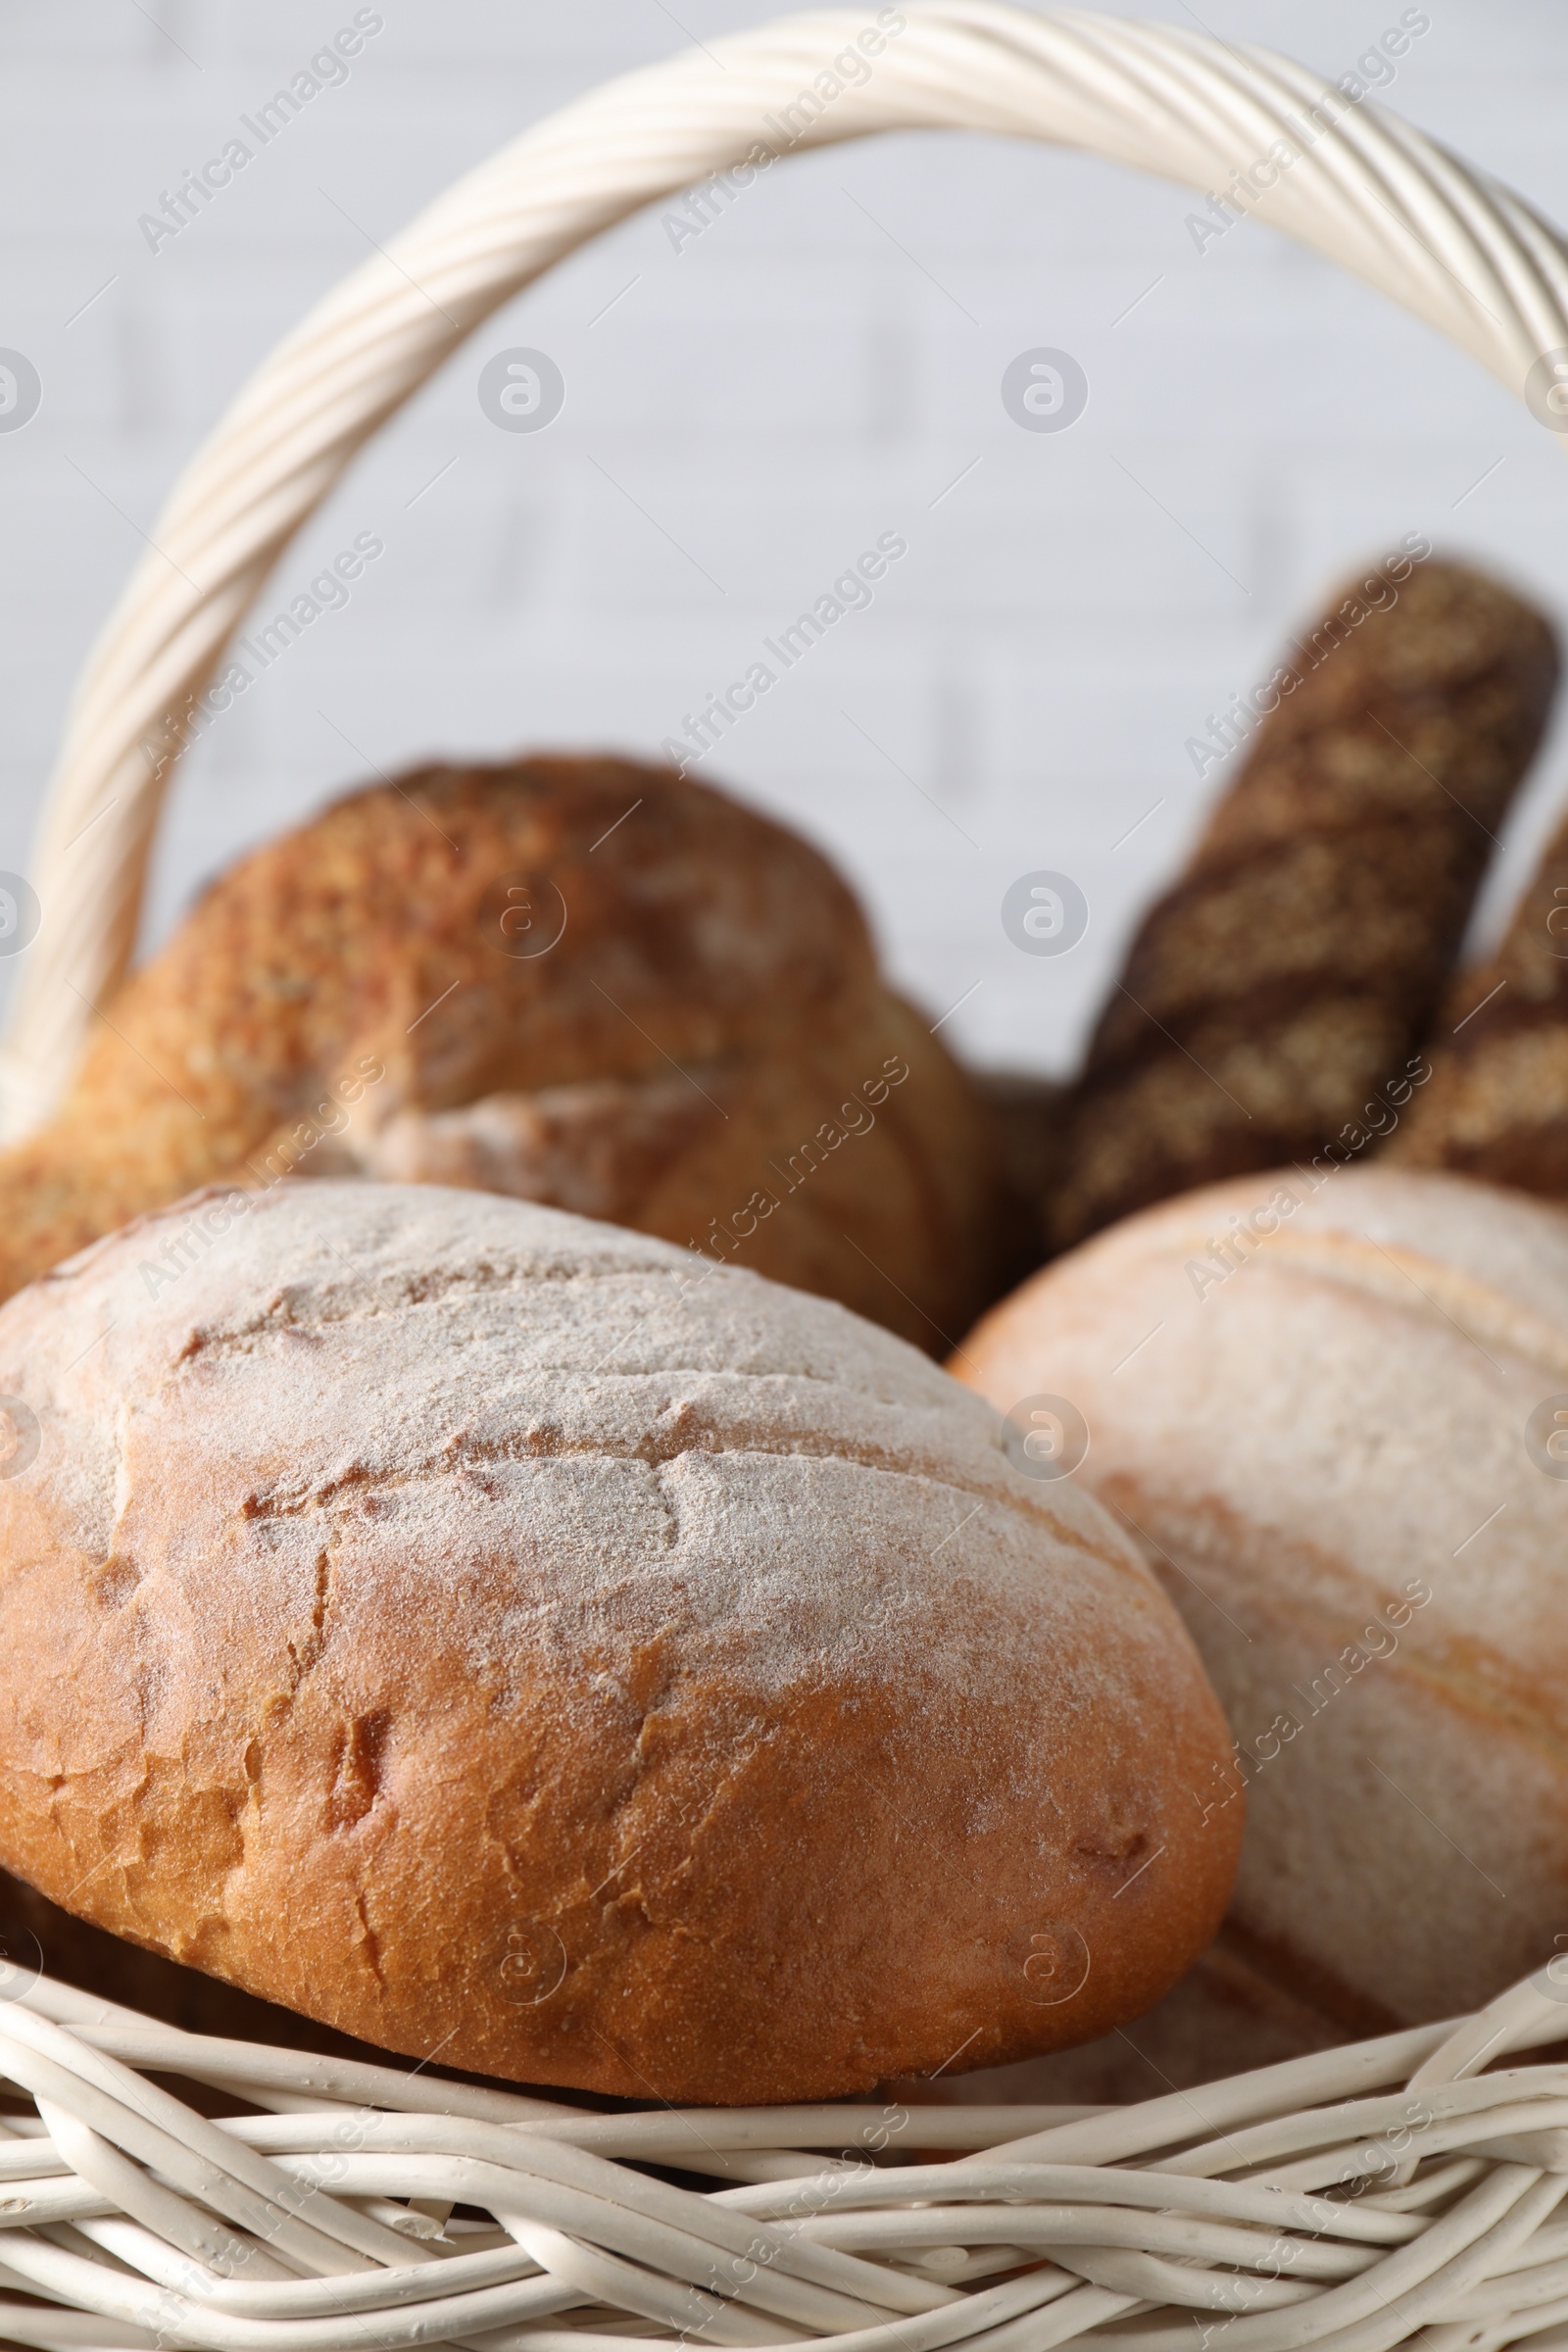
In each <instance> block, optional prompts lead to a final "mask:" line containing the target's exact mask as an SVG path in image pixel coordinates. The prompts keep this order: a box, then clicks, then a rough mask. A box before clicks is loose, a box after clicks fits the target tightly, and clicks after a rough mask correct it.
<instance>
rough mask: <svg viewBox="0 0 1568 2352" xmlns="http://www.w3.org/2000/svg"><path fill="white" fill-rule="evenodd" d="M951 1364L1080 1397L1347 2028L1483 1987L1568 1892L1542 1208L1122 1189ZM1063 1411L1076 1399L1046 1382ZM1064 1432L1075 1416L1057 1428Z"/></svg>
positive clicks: (1256, 1917) (1563, 1249) (1555, 1402)
mask: <svg viewBox="0 0 1568 2352" xmlns="http://www.w3.org/2000/svg"><path fill="white" fill-rule="evenodd" d="M955 1368H956V1371H957V1372H958V1374H959V1376H960V1378H962V1379H964V1380H966V1381H968V1382H970V1383H972V1384H973V1385H974V1386H976V1387H977V1388H979V1389H980V1390H981V1391H982V1392H983V1393H984V1394H985V1395H986V1396H987V1397H990V1398H991V1400H992V1402H993V1403H994V1404H996V1405H997V1406H998V1407H999V1408H1000V1409H1002V1410H1003V1411H1004V1412H1008V1411H1010V1410H1011V1409H1012V1408H1013V1407H1014V1406H1015V1405H1016V1404H1017V1403H1018V1402H1019V1400H1020V1399H1023V1398H1031V1399H1034V1398H1038V1397H1040V1396H1042V1395H1051V1396H1054V1397H1058V1398H1060V1399H1065V1400H1069V1401H1070V1404H1071V1406H1072V1407H1073V1408H1074V1409H1075V1411H1076V1412H1077V1414H1078V1415H1080V1416H1081V1419H1082V1424H1083V1434H1086V1435H1087V1446H1088V1451H1087V1455H1086V1456H1085V1458H1084V1460H1083V1465H1082V1469H1081V1470H1080V1472H1079V1476H1080V1478H1081V1480H1083V1481H1086V1482H1087V1483H1088V1484H1089V1485H1090V1486H1091V1488H1092V1489H1093V1491H1094V1492H1095V1493H1097V1494H1098V1495H1100V1496H1101V1497H1102V1499H1103V1501H1105V1502H1106V1503H1108V1504H1109V1505H1110V1507H1111V1508H1112V1510H1113V1511H1114V1512H1115V1513H1116V1514H1117V1516H1118V1517H1119V1518H1120V1520H1121V1522H1122V1525H1123V1526H1124V1528H1125V1529H1126V1530H1127V1532H1128V1533H1129V1534H1130V1535H1132V1536H1133V1537H1134V1539H1135V1540H1136V1541H1138V1542H1139V1543H1140V1544H1142V1545H1143V1546H1144V1548H1145V1551H1146V1553H1147V1556H1148V1557H1149V1559H1150V1560H1151V1562H1152V1565H1153V1567H1154V1568H1155V1570H1156V1571H1157V1572H1158V1573H1159V1575H1160V1576H1161V1577H1162V1578H1163V1580H1164V1582H1165V1584H1166V1586H1167V1589H1168V1590H1169V1592H1170V1593H1171V1594H1172V1596H1173V1598H1174V1599H1175V1600H1176V1602H1177V1605H1178V1607H1179V1608H1180V1609H1181V1611H1182V1614H1183V1616H1184V1617H1185V1618H1186V1620H1187V1623H1188V1626H1189V1628H1190V1630H1191V1632H1192V1634H1193V1636H1194V1639H1195V1640H1196V1641H1197V1642H1198V1645H1199V1647H1200V1649H1201V1651H1202V1654H1203V1657H1204V1660H1205V1662H1206V1664H1207V1666H1208V1669H1209V1672H1210V1675H1211V1676H1212V1678H1213V1681H1214V1685H1215V1688H1216V1689H1217V1690H1218V1691H1219V1693H1220V1697H1221V1699H1222V1701H1223V1702H1224V1704H1225V1707H1226V1710H1227V1713H1228V1714H1229V1716H1230V1721H1231V1728H1232V1730H1233V1732H1234V1734H1235V1736H1236V1740H1237V1742H1238V1747H1237V1755H1236V1761H1235V1766H1234V1768H1233V1771H1232V1772H1231V1773H1230V1774H1225V1773H1221V1774H1218V1775H1216V1776H1215V1777H1214V1779H1213V1780H1212V1781H1211V1782H1210V1783H1209V1784H1208V1786H1207V1787H1206V1788H1200V1789H1198V1793H1197V1795H1196V1796H1195V1797H1194V1798H1193V1799H1192V1800H1191V1801H1193V1802H1194V1803H1197V1802H1199V1801H1200V1799H1201V1806H1202V1810H1203V1811H1204V1812H1205V1813H1208V1814H1210V1816H1211V1817H1213V1816H1215V1815H1217V1814H1223V1813H1224V1812H1226V1811H1229V1810H1231V1809H1233V1808H1234V1807H1235V1806H1238V1805H1239V1804H1240V1802H1241V1801H1242V1800H1241V1789H1242V1788H1243V1786H1244V1785H1245V1787H1246V1792H1247V1805H1248V1831H1247V1838H1246V1842H1245V1845H1244V1848H1243V1859H1242V1866H1241V1872H1240V1876H1239V1878H1238V1881H1237V1888H1236V1895H1235V1899H1234V1902H1233V1906H1232V1913H1231V1917H1232V1921H1233V1924H1234V1927H1235V1929H1236V1931H1237V1932H1238V1933H1239V1935H1240V1936H1241V1938H1242V1941H1243V1943H1244V1945H1245V1947H1246V1948H1247V1949H1248V1950H1250V1952H1251V1953H1252V1954H1253V1955H1254V1956H1256V1957H1257V1958H1258V1959H1259V1960H1260V1961H1261V1962H1262V1963H1263V1965H1264V1966H1265V1967H1266V1968H1267V1969H1268V1970H1269V1972H1270V1973H1271V1974H1272V1975H1273V1976H1274V1977H1275V1979H1276V1981H1278V1982H1280V1983H1281V1984H1283V1985H1285V1986H1287V1987H1288V1988H1290V1989H1292V1990H1294V1991H1295V1992H1296V1993H1298V1994H1299V1995H1300V1996H1301V1997H1302V1998H1304V1999H1307V2000H1309V2001H1313V2002H1316V2003H1317V2004H1319V2005H1320V2006H1322V2007H1325V2008H1327V2009H1328V2010H1329V2011H1330V2012H1331V2013H1332V2014H1333V2015H1334V2016H1336V2017H1337V2018H1338V2020H1339V2021H1340V2022H1341V2024H1342V2025H1344V2026H1345V2027H1346V2028H1347V2029H1348V2030H1351V2031H1360V2030H1365V2031H1369V2032H1370V2031H1374V2030H1380V2029H1381V2028H1383V2027H1385V2026H1389V2025H1394V2024H1402V2023H1410V2022H1415V2021H1418V2020H1422V2019H1427V2018H1433V2017H1443V2016H1446V2015H1449V2014H1451V2013H1453V2012H1455V2011H1460V2010H1465V2009H1472V2008H1475V2007H1478V2006H1479V2005H1480V2004H1481V2003H1482V2002H1483V2001H1486V2000H1488V1999H1490V1998H1491V1997H1492V1995H1493V1994H1495V1993H1496V1992H1498V1991H1500V1990H1501V1989H1502V1987H1503V1986H1504V1985H1508V1984H1510V1983H1512V1982H1513V1980H1514V1979H1515V1978H1518V1977H1521V1976H1523V1975H1525V1974H1526V1973H1527V1972H1528V1971H1529V1970H1531V1969H1532V1968H1534V1967H1536V1966H1538V1965H1539V1964H1540V1962H1541V1960H1542V1958H1543V1956H1544V1955H1546V1956H1549V1954H1550V1953H1551V1950H1552V1948H1553V1937H1554V1936H1560V1932H1561V1931H1562V1930H1563V1929H1564V1928H1565V1926H1568V1607H1565V1605H1564V1603H1565V1595H1568V1217H1565V1216H1564V1215H1563V1214H1562V1213H1561V1212H1560V1211H1558V1210H1556V1209H1551V1208H1547V1207H1545V1206H1543V1205H1541V1204H1538V1203H1536V1202H1534V1201H1526V1200H1524V1199H1521V1198H1519V1197H1518V1196H1515V1195H1511V1194H1508V1193H1504V1192H1499V1191H1496V1190H1495V1189H1494V1188H1492V1187H1491V1186H1488V1185H1482V1184H1477V1183H1472V1182H1469V1181H1466V1180H1464V1179H1460V1178H1454V1177H1446V1176H1435V1175H1433V1176H1428V1175H1416V1174H1405V1173H1403V1172H1394V1171H1383V1170H1380V1169H1376V1168H1369V1169H1364V1170H1358V1169H1350V1168H1340V1169H1337V1170H1336V1169H1333V1168H1328V1169H1327V1170H1325V1167H1324V1165H1323V1164H1322V1163H1316V1164H1315V1165H1314V1167H1313V1168H1312V1169H1310V1170H1302V1169H1299V1168H1287V1169H1284V1170H1281V1171H1277V1172H1276V1173H1274V1174H1272V1175H1267V1176H1254V1177H1249V1178H1246V1179H1244V1180H1242V1181H1239V1182H1235V1183H1231V1184H1226V1185H1216V1186H1213V1187H1211V1188H1209V1189H1207V1190H1204V1191H1201V1192H1196V1193H1191V1194H1188V1195H1186V1196H1185V1197H1184V1198H1182V1199H1180V1200H1178V1201H1171V1202H1169V1203H1167V1204H1165V1205H1163V1206H1161V1207H1159V1208H1157V1209H1152V1210H1150V1211H1148V1212H1146V1213H1145V1214H1143V1215H1141V1216H1138V1217H1133V1218H1129V1219H1128V1220H1127V1222H1126V1223H1125V1224H1122V1225H1119V1226H1115V1227H1113V1228H1111V1230H1110V1231H1109V1232H1107V1233H1106V1234H1104V1235H1103V1236H1102V1237H1101V1238H1100V1239H1099V1240H1098V1241H1095V1242H1093V1243H1091V1244H1089V1245H1088V1246H1087V1247H1086V1248H1084V1249H1082V1250H1077V1251H1075V1252H1074V1253H1073V1254H1072V1255H1071V1256H1069V1257H1065V1258H1063V1259H1061V1260H1059V1261H1058V1262H1057V1263H1056V1264H1055V1265H1054V1266H1052V1267H1050V1268H1049V1269H1048V1270H1047V1271H1046V1272H1044V1273H1042V1274H1041V1275H1039V1276H1037V1277H1036V1278H1035V1279H1034V1280H1033V1281H1032V1282H1030V1283H1029V1284H1027V1285H1026V1286H1025V1288H1024V1289H1022V1290H1021V1291H1019V1292H1017V1293H1016V1294H1015V1295H1014V1296H1013V1297H1012V1298H1011V1299H1008V1300H1006V1301H1005V1304H1003V1305H1002V1306H1000V1307H998V1308H997V1309H996V1310H995V1311H994V1312H993V1313H992V1314H991V1315H990V1316H988V1317H987V1319H986V1320H985V1321H984V1322H983V1323H982V1324H981V1325H980V1327H979V1330H978V1331H977V1332H976V1333H974V1334H973V1335H972V1336H971V1338H970V1339H969V1340H968V1341H967V1342H966V1343H965V1347H964V1350H963V1353H962V1355H961V1356H960V1357H959V1358H958V1359H956V1366H955ZM1054 1409H1055V1411H1056V1414H1057V1419H1058V1422H1066V1423H1067V1424H1068V1425H1070V1426H1071V1427H1072V1428H1073V1430H1074V1431H1075V1433H1077V1432H1078V1424H1077V1423H1076V1422H1072V1421H1071V1418H1070V1415H1068V1414H1067V1413H1066V1412H1065V1411H1064V1408H1063V1407H1062V1406H1061V1405H1058V1406H1057V1407H1055V1408H1054ZM1080 1442H1082V1440H1081V1437H1080Z"/></svg>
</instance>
